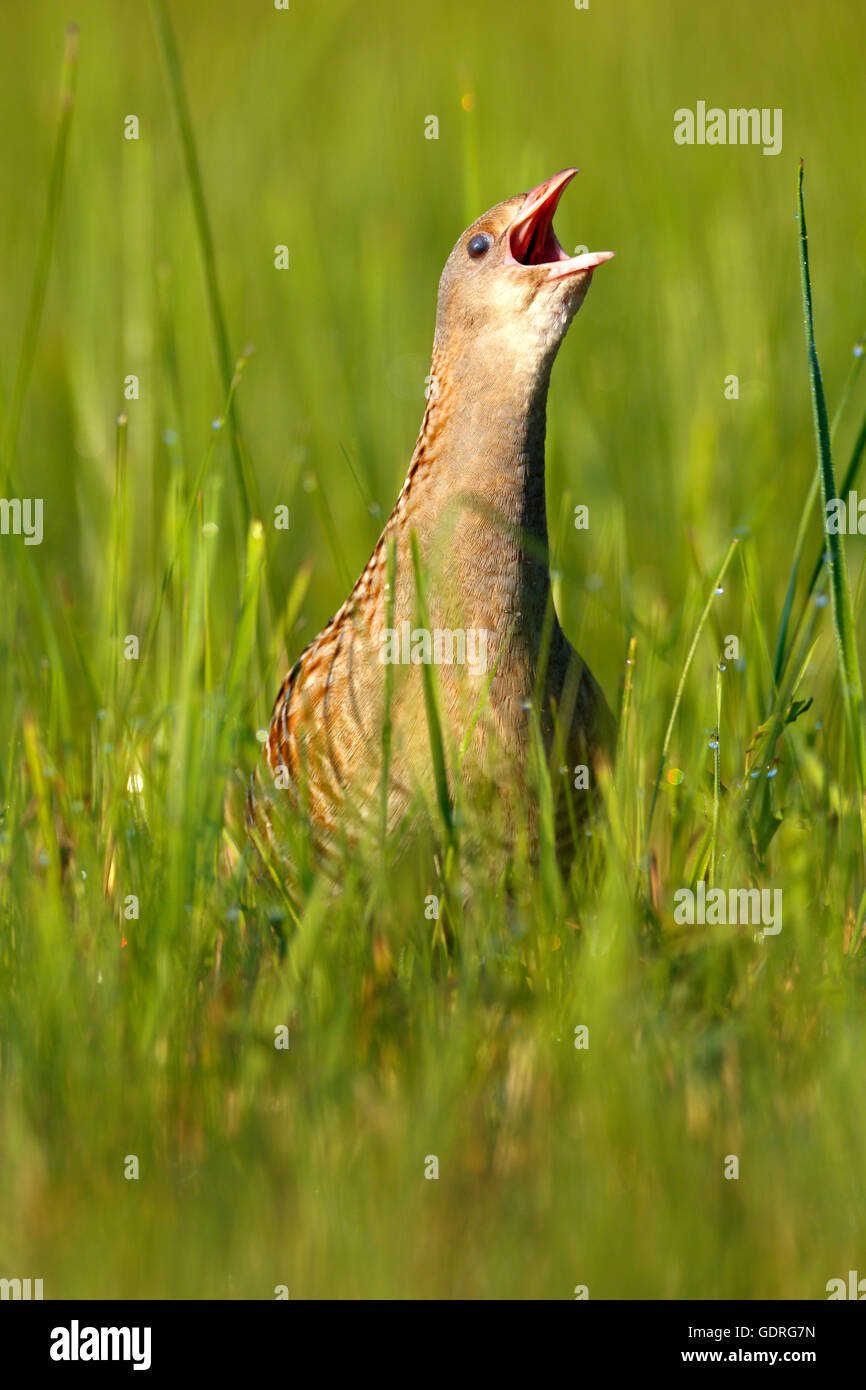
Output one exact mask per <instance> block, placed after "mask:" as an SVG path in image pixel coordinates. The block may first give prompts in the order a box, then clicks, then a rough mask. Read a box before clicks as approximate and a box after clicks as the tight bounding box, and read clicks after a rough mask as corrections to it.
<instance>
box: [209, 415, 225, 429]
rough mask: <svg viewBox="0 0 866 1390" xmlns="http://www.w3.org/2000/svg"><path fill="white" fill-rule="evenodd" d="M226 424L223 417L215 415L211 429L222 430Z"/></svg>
mask: <svg viewBox="0 0 866 1390" xmlns="http://www.w3.org/2000/svg"><path fill="white" fill-rule="evenodd" d="M224 423H225V421H224V420H223V417H222V416H221V415H215V416H214V418H213V419H212V420H211V422H210V427H211V429H212V430H221V429H222V427H223V425H224Z"/></svg>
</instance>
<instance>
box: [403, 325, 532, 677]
mask: <svg viewBox="0 0 866 1390" xmlns="http://www.w3.org/2000/svg"><path fill="white" fill-rule="evenodd" d="M491 365H492V366H495V365H496V364H491ZM549 377H550V368H549V366H548V367H547V368H546V370H545V371H544V372H543V373H541V374H540V375H535V376H534V377H532V378H529V377H528V376H522V375H521V374H520V373H519V372H517V371H514V372H509V371H508V370H507V369H505V370H501V371H500V372H498V373H497V374H496V375H495V376H494V375H492V374H491V375H490V376H486V377H485V376H484V375H483V374H479V372H478V370H477V369H476V370H471V369H467V370H465V371H463V372H461V364H460V363H459V362H458V363H457V364H456V366H455V364H454V363H453V361H452V362H450V363H449V362H447V361H445V360H443V357H442V355H440V354H438V353H437V351H436V349H435V348H434V354H433V369H432V372H431V381H430V391H429V394H428V400H427V410H426V412H425V416H424V421H423V424H422V426H421V433H420V434H419V437H418V443H417V445H416V447H415V452H414V454H413V457H412V464H411V466H410V469H409V475H408V477H407V479H406V483H405V484H404V487H403V492H402V493H401V495H400V498H399V500H398V503H397V507H396V508H395V511H394V513H393V515H392V517H391V520H390V522H389V529H390V528H392V527H396V528H397V534H398V536H399V535H402V537H403V539H404V542H405V538H406V536H407V534H408V533H409V532H410V531H415V532H416V533H417V535H418V538H419V542H420V544H421V549H422V554H423V555H424V557H425V560H426V562H427V564H428V565H429V567H430V571H431V584H430V590H431V593H430V597H431V606H432V607H434V608H438V610H439V612H438V617H439V621H440V622H441V625H442V626H448V627H450V626H457V627H459V626H467V627H477V628H479V629H480V628H485V629H488V630H492V631H494V632H497V633H499V634H500V635H501V634H502V633H503V632H504V631H505V630H511V631H513V633H514V634H515V640H514V644H513V645H514V650H516V651H524V652H526V653H529V654H530V656H531V651H532V650H534V648H535V646H536V645H537V643H538V641H539V640H540V636H541V631H542V627H543V623H544V616H545V613H546V610H547V604H548V601H549V591H550V577H549V570H548V561H547V516H546V508H545V487H544V438H545V421H546V404H547V389H548V383H549ZM408 574H409V575H411V565H410V566H409V568H408ZM407 584H408V579H407ZM437 594H438V595H441V596H442V599H441V603H440V602H437V599H436V597H435V596H436V595H437ZM406 601H407V603H412V604H414V599H413V597H412V594H411V592H410V591H409V590H408V589H407V593H406Z"/></svg>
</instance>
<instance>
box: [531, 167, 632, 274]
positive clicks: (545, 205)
mask: <svg viewBox="0 0 866 1390" xmlns="http://www.w3.org/2000/svg"><path fill="white" fill-rule="evenodd" d="M577 172H578V171H577V169H563V170H562V172H561V173H559V174H554V175H553V177H552V178H550V179H547V180H546V181H545V182H544V183H540V184H539V185H538V187H537V188H531V189H530V190H529V192H528V193H527V195H526V197H525V198H524V200H523V206H522V207H521V209H520V211H519V213H518V214H517V216H516V217H515V219H514V221H513V222H512V224H511V226H510V227H509V229H508V243H507V246H506V251H505V259H504V264H505V265H537V266H547V267H549V269H548V273H547V279H548V280H561V279H563V278H564V276H566V275H574V274H576V273H577V272H578V271H582V270H583V271H586V270H589V271H592V270H595V268H596V266H599V265H603V264H604V262H605V261H609V260H611V259H612V258H613V256H614V254H615V253H614V252H613V251H586V252H584V254H583V255H582V256H568V255H566V253H565V251H563V249H562V247H561V246H560V244H559V242H558V241H557V239H556V234H555V232H554V230H553V214H554V213H555V212H556V208H557V204H558V203H559V200H560V198H561V197H562V194H563V191H564V189H565V186H566V184H568V183H570V182H571V180H572V179H573V178H574V176H575V174H576V173H577Z"/></svg>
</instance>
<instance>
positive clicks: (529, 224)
mask: <svg viewBox="0 0 866 1390" xmlns="http://www.w3.org/2000/svg"><path fill="white" fill-rule="evenodd" d="M558 201H559V199H558V198H556V199H555V200H553V202H552V204H551V203H546V204H545V203H542V204H541V206H540V207H539V208H538V210H537V211H536V212H535V213H533V214H532V215H531V216H530V217H528V218H525V219H524V220H523V221H521V222H518V223H517V224H516V225H515V226H514V227H512V229H511V232H510V234H509V238H508V243H509V247H510V249H511V254H512V256H513V257H514V259H515V261H516V262H517V264H518V265H551V264H552V263H554V262H555V261H565V260H568V257H567V255H566V253H565V252H564V251H563V249H562V247H561V246H560V244H559V242H558V241H557V239H556V233H555V232H554V230H553V214H554V211H555V209H556V203H557V202H558Z"/></svg>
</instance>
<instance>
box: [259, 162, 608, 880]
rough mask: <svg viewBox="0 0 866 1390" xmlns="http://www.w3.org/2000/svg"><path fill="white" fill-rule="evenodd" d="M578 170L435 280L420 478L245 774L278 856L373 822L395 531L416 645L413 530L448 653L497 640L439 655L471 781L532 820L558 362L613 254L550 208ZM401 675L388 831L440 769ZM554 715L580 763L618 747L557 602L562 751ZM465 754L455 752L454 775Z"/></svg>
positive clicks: (299, 672)
mask: <svg viewBox="0 0 866 1390" xmlns="http://www.w3.org/2000/svg"><path fill="white" fill-rule="evenodd" d="M575 172H576V170H573V169H566V170H564V171H563V172H562V173H561V174H556V175H554V177H553V178H551V179H548V180H547V181H546V182H545V183H543V184H540V185H539V186H538V187H537V188H534V189H532V190H531V191H530V192H529V193H527V194H525V195H521V196H518V197H515V198H510V199H508V200H507V201H506V202H504V203H500V204H499V205H498V206H497V207H495V208H492V209H491V210H490V211H489V212H487V213H485V214H484V216H483V217H480V218H479V219H478V220H477V221H476V222H474V223H473V224H472V226H471V227H469V228H468V230H467V231H465V232H464V233H463V235H462V236H461V237H460V239H459V240H458V242H457V244H456V246H455V247H454V249H453V251H452V252H451V255H450V256H449V257H448V260H447V262H446V265H445V269H444V271H443V273H442V278H441V280H440V284H439V299H438V308H437V315H436V334H435V339H434V344H433V359H432V366H431V374H430V389H429V391H428V397H427V408H426V410H425V413H424V419H423V421H422V424H421V430H420V433H419V435H418V442H417V444H416V446H415V451H414V453H413V455H412V460H411V463H410V465H409V472H408V474H407V476H406V481H405V482H404V484H403V488H402V490H401V492H400V495H399V497H398V498H397V503H396V506H395V508H394V510H393V512H392V513H391V516H390V517H389V519H388V522H387V524H386V526H385V529H384V531H383V532H382V535H381V536H380V538H379V541H378V542H377V544H376V547H375V549H374V551H373V554H372V556H371V557H370V560H369V562H368V563H367V565H366V567H365V569H364V571H363V573H362V574H361V576H360V578H359V580H358V582H357V584H356V585H355V587H354V589H353V590H352V593H351V594H350V595H349V597H348V598H347V599H346V602H345V603H344V604H343V606H342V608H341V609H340V610H339V612H338V613H337V614H336V615H335V616H334V617H333V618H332V619H331V621H330V622H329V623H328V625H327V627H325V628H324V629H323V631H322V632H321V633H320V634H319V635H318V637H316V638H315V640H314V641H313V642H311V643H310V645H309V646H308V647H307V648H306V650H305V651H304V652H302V654H301V656H300V657H299V658H298V660H297V661H296V662H295V664H294V666H293V667H292V669H291V671H290V672H289V674H288V676H287V677H286V679H285V680H284V682H283V684H282V686H281V688H280V692H279V694H278V696H277V699H276V703H275V705H274V710H273V715H272V718H271V725H270V731H269V736H268V741H267V745H266V747H265V750H264V756H263V759H262V760H261V761H260V764H259V767H258V768H257V769H256V772H255V773H254V776H253V782H252V785H251V787H250V794H249V797H248V799H247V822H248V826H249V828H250V832H251V834H252V836H253V838H254V840H256V841H257V842H258V843H259V845H260V846H270V848H272V849H274V850H276V851H277V853H278V854H279V855H280V856H281V857H282V858H283V859H284V860H291V858H292V851H291V847H290V846H289V845H288V843H287V840H291V839H292V827H293V825H298V824H299V823H302V822H304V821H306V820H307V819H308V820H309V822H310V824H311V826H312V829H313V832H314V835H313V840H314V844H315V846H316V849H317V853H318V854H320V855H321V856H322V857H327V854H328V851H329V847H331V846H332V845H333V843H334V841H335V839H336V838H338V837H342V835H343V834H344V833H345V834H347V835H348V836H349V838H350V839H352V838H354V835H355V833H356V832H357V830H358V829H359V828H360V827H361V826H362V825H363V824H365V823H366V824H373V823H375V821H376V818H377V817H378V814H379V808H380V798H381V777H382V725H383V720H384V717H385V666H384V664H383V653H384V652H385V647H384V642H385V623H386V613H387V611H388V608H387V602H388V599H389V595H388V594H387V591H386V586H387V557H388V553H389V549H390V542H391V540H392V539H393V542H394V546H395V549H396V564H397V569H396V583H395V592H394V594H393V628H394V629H395V630H396V633H397V634H398V635H399V637H398V646H399V647H400V648H401V649H402V640H399V639H401V638H402V633H403V631H404V626H403V625H404V624H405V623H407V622H408V623H409V624H410V630H413V629H417V627H418V621H417V613H418V597H417V590H416V584H415V579H414V575H413V566H412V556H411V548H410V536H411V534H412V532H415V534H416V535H417V539H418V546H419V551H420V555H421V560H422V564H423V567H424V570H425V575H426V581H425V582H426V601H427V608H428V613H429V626H430V629H431V630H432V631H433V633H435V632H436V631H437V630H438V631H439V633H440V634H445V636H443V637H442V641H443V643H444V651H445V654H446V656H447V652H448V641H449V639H448V636H447V634H449V633H450V634H451V640H452V641H453V642H454V643H455V650H456V653H457V655H458V656H459V655H460V648H459V641H460V637H459V634H460V633H463V634H465V635H466V641H467V647H466V650H467V652H468V651H469V645H468V644H469V642H470V641H474V643H475V646H474V649H473V650H474V651H475V654H476V656H478V657H479V658H480V654H481V648H482V646H483V645H484V643H485V642H486V658H487V661H486V671H485V670H482V669H481V667H482V663H481V660H480V659H479V660H478V661H476V662H475V663H474V665H472V666H470V665H469V664H467V663H464V664H457V663H455V664H441V665H438V666H437V668H436V677H437V680H438V683H439V689H440V694H441V706H442V713H443V725H444V729H445V734H446V739H447V741H448V744H449V745H450V749H451V751H452V752H453V751H454V750H455V749H457V748H459V747H460V745H461V744H462V742H463V741H464V739H465V738H466V737H467V735H468V741H467V747H466V752H465V757H464V758H463V761H462V763H459V773H458V774H457V775H459V776H460V777H461V778H462V779H463V781H464V783H465V784H466V786H467V787H468V789H469V791H470V793H471V792H473V791H474V790H478V791H479V793H480V792H482V791H483V790H484V789H486V790H487V791H488V792H489V790H490V788H491V787H493V788H496V799H497V800H498V801H499V802H500V803H501V805H502V815H503V821H504V829H505V835H506V839H507V836H508V827H509V826H511V828H512V829H513V828H514V825H515V818H516V817H517V816H518V815H520V814H523V812H522V811H521V809H520V799H519V795H518V797H517V799H515V798H514V797H513V796H509V794H506V792H505V791H504V789H505V788H506V787H510V788H512V789H515V788H516V789H517V790H518V793H519V790H520V789H521V788H522V787H523V786H524V785H525V779H526V773H527V769H528V763H529V748H530V717H531V716H530V702H531V700H532V697H533V695H534V693H535V689H536V684H537V677H538V674H539V668H540V664H542V665H543V653H542V645H543V644H542V633H543V629H544V622H545V614H546V612H547V611H548V603H549V596H550V579H549V574H548V566H547V559H546V548H547V520H546V513H545V488H544V437H545V416H546V403H547V392H548V384H549V380H550V371H551V367H552V365H553V361H554V358H555V357H556V353H557V350H558V348H559V345H560V343H561V342H562V339H563V338H564V336H565V333H566V330H567V328H568V325H569V323H570V322H571V319H572V318H573V317H574V315H575V313H576V312H577V310H578V309H579V308H580V305H581V304H582V302H583V299H584V296H585V295H586V292H587V290H588V288H589V285H590V282H591V279H592V273H593V270H594V269H595V268H596V267H597V266H598V265H600V264H601V263H602V262H603V261H605V260H607V259H609V257H610V255H611V254H612V253H611V252H591V253H589V254H586V255H582V256H576V257H571V258H569V257H568V256H566V254H565V252H564V251H563V250H562V248H561V247H560V245H559V243H558V241H557V240H556V237H555V235H554V233H553V228H552V220H553V214H554V211H555V209H556V206H557V203H558V201H559V198H560V195H561V193H562V190H563V189H564V187H565V185H566V184H567V183H568V182H569V180H570V179H571V178H572V177H573V175H574V173H575ZM472 634H474V637H472ZM482 634H486V637H482ZM494 666H495V674H494V675H493V677H492V680H490V688H489V691H488V692H487V695H486V699H485V700H484V703H483V709H482V713H481V716H480V718H478V719H477V722H476V723H475V724H474V726H473V724H472V720H473V718H474V716H475V713H476V712H477V707H478V703H479V700H480V699H481V697H482V695H483V693H484V691H485V687H486V685H487V682H488V680H489V679H490V675H489V673H490V672H491V671H493V669H494ZM393 672H394V688H393V698H392V704H391V711H390V713H391V725H392V753H391V761H390V768H389V778H388V805H387V818H388V826H389V829H394V828H395V827H396V826H397V825H399V824H400V822H401V821H402V819H403V817H404V815H405V813H406V812H407V810H408V809H409V807H410V805H411V803H412V800H413V797H414V795H415V793H416V791H417V790H418V789H421V790H426V791H428V792H429V790H430V788H431V786H432V781H433V774H432V768H431V759H430V743H429V738H428V731H427V721H426V715H425V708H424V698H423V689H422V682H421V672H420V670H419V669H418V667H417V665H413V664H409V665H401V664H398V665H395V666H394V667H393ZM552 709H554V710H556V711H557V719H558V721H559V726H560V735H559V737H560V739H561V740H562V743H563V745H564V746H563V748H562V750H561V760H562V761H563V762H564V763H565V764H566V765H567V766H568V768H569V769H572V768H574V767H575V766H576V765H577V764H580V763H585V764H588V765H590V766H592V765H593V764H594V763H596V762H597V761H598V759H599V758H606V757H609V756H610V754H611V751H612V744H613V735H614V724H613V719H612V716H611V714H610V711H609V709H608V707H607V704H606V702H605V699H604V696H603V694H602V693H601V691H600V689H599V687H598V685H597V684H596V682H595V680H594V679H593V677H592V675H591V673H590V671H589V669H588V668H587V667H586V665H585V664H584V663H583V661H582V660H581V658H580V657H579V656H578V655H577V653H576V652H575V651H574V650H573V648H572V647H571V646H570V645H569V642H568V640H567V638H566V637H565V634H564V633H563V631H562V629H561V627H560V625H559V622H558V620H557V619H556V616H555V614H553V615H552V630H551V633H550V642H549V650H548V654H547V664H546V674H545V676H544V684H543V690H542V699H541V700H540V702H539V712H540V717H541V727H542V732H543V734H544V737H545V740H546V743H547V744H548V746H550V744H551V741H552V739H553V730H554V721H553V717H552V715H551V710H552ZM470 730H471V734H470ZM555 761H556V762H557V763H558V762H559V761H560V755H556V756H555ZM455 765H457V760H456V759H455V758H454V757H451V759H450V760H449V769H450V775H451V776H454V775H455V774H454V767H455ZM500 789H502V795H501V796H500V794H499V792H500ZM577 797H578V799H579V797H580V793H578V794H577ZM559 801H560V804H559V806H558V808H557V811H558V815H557V824H558V830H559V828H564V827H565V825H566V824H567V822H566V821H565V810H566V807H565V799H564V796H560V798H559ZM301 838H303V837H301Z"/></svg>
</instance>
